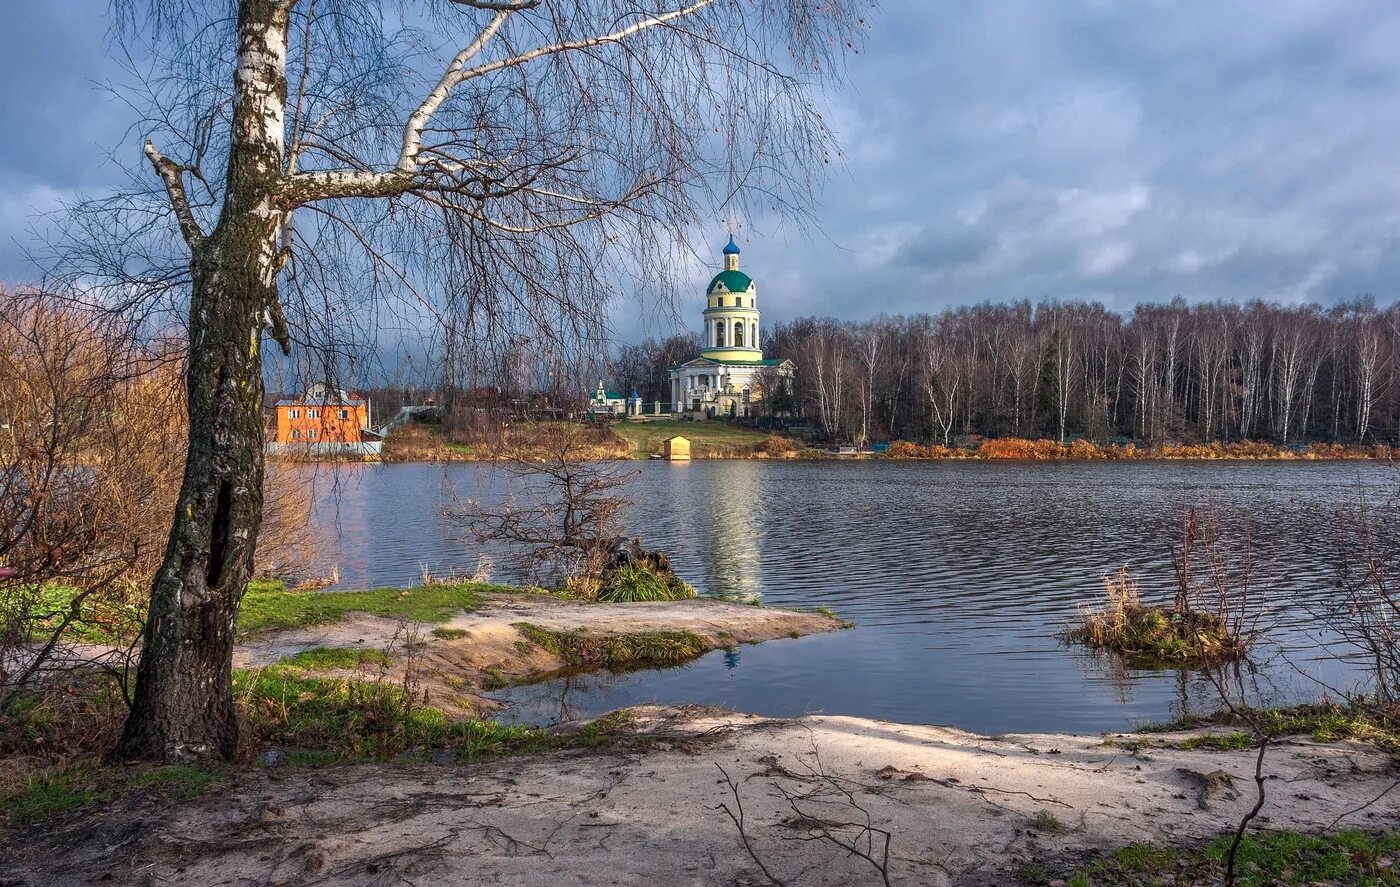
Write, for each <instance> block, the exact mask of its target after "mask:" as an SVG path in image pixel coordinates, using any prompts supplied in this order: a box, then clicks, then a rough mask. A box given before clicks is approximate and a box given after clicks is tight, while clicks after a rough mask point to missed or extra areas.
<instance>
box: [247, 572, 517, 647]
mask: <svg viewBox="0 0 1400 887" xmlns="http://www.w3.org/2000/svg"><path fill="white" fill-rule="evenodd" d="M497 590H500V591H503V590H508V589H504V588H502V587H500V586H491V585H484V584H480V583H473V582H464V583H461V584H458V585H424V586H417V587H414V588H374V589H370V590H368V591H288V590H287V588H286V586H285V585H284V584H283V583H281V582H280V581H275V580H273V581H254V582H250V583H249V584H248V593H247V594H245V595H244V596H243V604H242V606H241V607H240V609H239V612H238V631H239V633H240V634H242V635H249V634H254V633H256V632H260V631H269V630H272V629H278V628H296V627H298V626H303V625H323V624H325V623H328V622H335V621H337V620H339V619H341V618H343V617H344V616H345V615H346V614H347V613H371V614H373V615H376V616H401V617H403V618H405V619H413V620H415V621H418V622H446V621H447V620H449V619H451V618H452V617H453V616H456V615H457V614H459V613H462V612H464V611H470V610H474V609H476V607H477V606H478V604H479V598H478V597H477V595H478V594H479V593H480V592H483V591H497Z"/></svg>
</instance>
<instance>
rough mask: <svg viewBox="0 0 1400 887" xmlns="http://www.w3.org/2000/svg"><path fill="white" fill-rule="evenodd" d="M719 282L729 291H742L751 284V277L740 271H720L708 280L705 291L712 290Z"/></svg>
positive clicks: (745, 290)
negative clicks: (708, 283)
mask: <svg viewBox="0 0 1400 887" xmlns="http://www.w3.org/2000/svg"><path fill="white" fill-rule="evenodd" d="M721 283H722V284H724V288H725V289H726V290H728V291H729V292H731V293H742V292H747V291H748V288H749V287H750V286H752V285H753V278H751V277H749V276H748V275H747V274H745V273H744V272H742V271H721V272H719V273H718V274H716V275H715V276H714V277H713V278H712V279H711V280H710V285H709V287H708V288H707V289H706V290H705V292H707V293H712V292H714V291H715V287H717V286H719V285H720V284H721Z"/></svg>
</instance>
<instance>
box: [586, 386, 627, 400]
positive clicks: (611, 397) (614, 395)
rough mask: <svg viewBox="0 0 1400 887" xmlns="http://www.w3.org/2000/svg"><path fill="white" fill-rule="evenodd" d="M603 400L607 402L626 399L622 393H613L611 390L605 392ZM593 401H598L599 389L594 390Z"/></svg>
mask: <svg viewBox="0 0 1400 887" xmlns="http://www.w3.org/2000/svg"><path fill="white" fill-rule="evenodd" d="M603 398H604V399H605V400H625V398H624V397H623V396H622V392H621V391H613V390H611V389H608V390H605V391H604V392H603ZM593 399H594V400H597V399H598V389H596V388H595V389H593Z"/></svg>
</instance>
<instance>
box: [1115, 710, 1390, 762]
mask: <svg viewBox="0 0 1400 887" xmlns="http://www.w3.org/2000/svg"><path fill="white" fill-rule="evenodd" d="M1240 713H1241V714H1242V715H1244V716H1246V717H1248V718H1249V719H1250V720H1252V721H1254V723H1256V724H1258V725H1259V728H1260V729H1261V730H1263V731H1264V733H1265V734H1267V735H1268V736H1269V737H1271V738H1273V737H1279V736H1298V735H1306V736H1311V737H1312V738H1313V739H1314V740H1316V741H1317V742H1336V741H1338V740H1342V739H1354V740H1356V741H1358V742H1369V743H1371V744H1372V745H1375V746H1376V747H1378V748H1381V749H1384V750H1386V751H1389V752H1392V753H1400V712H1388V711H1382V710H1381V709H1379V708H1377V707H1374V706H1369V705H1364V704H1361V703H1347V704H1345V705H1340V704H1337V703H1332V702H1322V703H1317V704H1315V705H1298V706H1293V707H1291V708H1241V709H1240ZM1205 726H1227V727H1243V726H1247V724H1245V723H1244V721H1243V719H1242V718H1237V717H1235V715H1233V714H1231V713H1230V712H1229V711H1221V712H1217V713H1216V714H1213V715H1186V716H1184V717H1182V718H1179V719H1177V720H1175V721H1172V722H1169V723H1165V724H1143V725H1140V726H1139V727H1138V731H1139V732H1142V733H1166V732H1175V731H1178V730H1194V729H1196V728H1197V727H1205ZM1241 736H1242V737H1244V739H1238V738H1235V737H1241ZM1193 741H1194V742H1196V743H1197V744H1196V745H1187V743H1190V742H1193ZM1216 743H1219V744H1216ZM1228 743H1243V744H1242V745H1238V746H1235V745H1226V744H1228ZM1252 744H1253V740H1252V739H1251V738H1250V736H1249V735H1248V734H1245V733H1230V734H1225V736H1223V737H1213V738H1212V737H1191V738H1190V739H1186V740H1183V741H1182V747H1184V748H1227V747H1238V748H1246V747H1248V746H1249V745H1252Z"/></svg>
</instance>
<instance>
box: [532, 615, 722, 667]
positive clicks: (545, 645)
mask: <svg viewBox="0 0 1400 887" xmlns="http://www.w3.org/2000/svg"><path fill="white" fill-rule="evenodd" d="M511 624H512V625H514V626H515V629H516V630H517V631H519V632H520V633H521V634H522V635H524V636H525V638H526V640H528V641H530V642H531V643H532V644H534V645H535V646H537V647H540V648H542V649H545V650H548V651H549V652H551V653H555V654H557V655H559V656H562V657H563V658H564V661H565V662H567V663H568V664H569V665H571V666H574V667H576V668H585V667H593V668H596V667H604V668H610V669H615V670H622V669H628V668H646V667H649V666H667V665H680V664H682V663H684V662H689V661H690V660H692V659H694V658H696V657H697V656H699V655H701V654H702V653H704V652H705V642H704V640H703V639H701V637H700V636H699V635H696V634H692V633H691V632H688V631H652V632H641V633H638V634H622V635H613V636H611V637H588V636H586V635H585V634H584V633H583V632H582V631H550V630H549V629H547V628H541V627H540V626H538V625H534V624H532V623H529V622H514V623H511Z"/></svg>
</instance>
